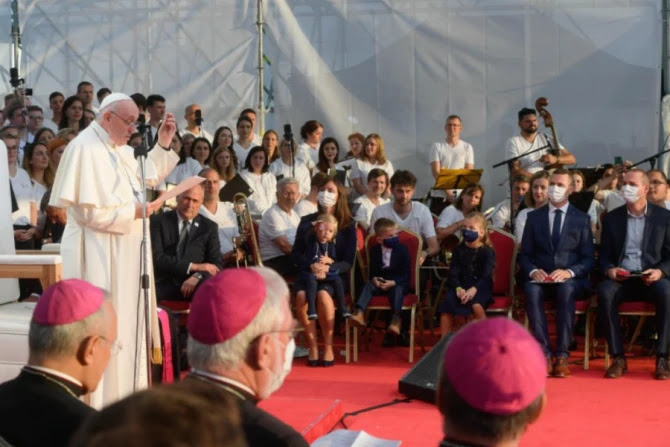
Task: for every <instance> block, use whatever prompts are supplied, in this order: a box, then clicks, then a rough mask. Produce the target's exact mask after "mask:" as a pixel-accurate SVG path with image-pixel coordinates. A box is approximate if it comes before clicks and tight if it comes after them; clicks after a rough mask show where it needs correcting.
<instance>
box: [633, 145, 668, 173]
mask: <svg viewBox="0 0 670 447" xmlns="http://www.w3.org/2000/svg"><path fill="white" fill-rule="evenodd" d="M668 152H670V149H666V150H664V151H661V152H659V153H657V154H654V155H652V156H651V157H647V158H645V159H644V160H640V161H638V162H637V163H635V164H634V165H631V166H630V167H629V168H628V169H630V168H634V167H635V166H639V165H641V164H643V163H647V162H649V165H650V166H651V169H654V167H655V165H656V160H658V158H659V157H660V156H661V155H663V154H667V153H668Z"/></svg>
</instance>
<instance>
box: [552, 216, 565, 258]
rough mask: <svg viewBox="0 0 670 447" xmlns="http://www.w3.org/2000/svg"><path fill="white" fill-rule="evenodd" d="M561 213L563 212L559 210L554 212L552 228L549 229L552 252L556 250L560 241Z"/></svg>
mask: <svg viewBox="0 0 670 447" xmlns="http://www.w3.org/2000/svg"><path fill="white" fill-rule="evenodd" d="M561 213H563V211H561V210H559V209H557V210H556V211H554V227H553V228H552V229H551V245H552V246H553V247H554V250H557V249H558V242H559V241H560V240H561Z"/></svg>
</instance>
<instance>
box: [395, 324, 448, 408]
mask: <svg viewBox="0 0 670 447" xmlns="http://www.w3.org/2000/svg"><path fill="white" fill-rule="evenodd" d="M448 341H449V336H447V337H442V339H440V341H438V342H437V344H436V345H435V346H433V349H431V350H430V351H428V353H427V354H426V355H424V356H423V357H422V358H421V360H419V361H418V362H417V363H416V365H414V366H413V367H412V368H410V370H409V371H407V372H406V373H405V375H404V376H402V378H401V379H400V380H399V381H398V391H400V392H401V393H402V394H404V395H405V396H407V397H411V398H412V399H419V400H422V401H424V402H428V403H430V404H435V400H436V390H437V381H438V379H439V370H440V365H441V364H442V358H443V356H444V348H445V346H446V345H447V342H448Z"/></svg>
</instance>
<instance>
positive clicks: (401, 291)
mask: <svg viewBox="0 0 670 447" xmlns="http://www.w3.org/2000/svg"><path fill="white" fill-rule="evenodd" d="M374 231H375V234H376V235H377V236H376V237H377V240H378V242H380V243H379V244H378V245H375V246H374V247H372V248H371V249H370V266H369V269H370V274H369V275H368V276H369V277H370V281H367V282H366V283H365V286H363V290H362V291H361V294H360V296H359V297H358V301H356V310H355V311H354V314H353V315H352V316H351V319H352V321H353V322H354V323H356V324H357V325H359V326H365V317H364V315H365V309H366V308H367V307H368V303H370V300H371V299H372V297H373V296H374V295H386V296H388V297H389V301H390V304H391V310H392V312H393V316H392V317H391V323H390V324H389V328H388V330H389V332H393V333H395V334H400V329H401V327H400V326H401V318H400V314H401V312H402V303H403V299H404V297H405V294H406V293H407V292H408V290H409V279H410V255H409V250H408V249H407V247H406V246H405V245H403V244H401V243H399V240H398V224H396V223H395V222H394V221H392V220H391V219H387V218H385V217H381V218H379V219H377V220H376V221H375V225H374Z"/></svg>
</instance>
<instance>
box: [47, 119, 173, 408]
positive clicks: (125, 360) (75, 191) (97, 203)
mask: <svg viewBox="0 0 670 447" xmlns="http://www.w3.org/2000/svg"><path fill="white" fill-rule="evenodd" d="M178 161H179V157H178V156H177V154H175V153H174V152H173V151H165V150H164V149H162V148H161V147H159V146H158V145H156V146H155V147H154V149H153V150H151V151H150V152H149V155H148V157H147V163H146V165H147V186H148V187H151V186H154V185H155V184H157V183H158V182H160V181H162V180H163V178H164V177H165V176H167V175H168V174H169V173H170V171H172V169H173V168H174V167H175V165H176V164H177V162H178ZM152 171H153V172H152ZM140 197H141V180H140V169H139V164H138V162H137V161H136V160H135V158H134V157H133V150H132V148H130V147H129V146H126V145H122V146H116V145H115V144H114V143H113V142H112V140H111V139H110V137H109V135H108V134H107V132H106V131H105V130H104V129H103V128H102V127H101V126H100V125H99V124H98V123H97V122H95V121H94V122H92V123H91V124H90V125H89V126H88V127H87V128H86V129H84V130H83V131H82V132H81V133H80V134H79V135H78V136H77V137H76V138H75V139H74V140H72V141H71V142H70V144H68V146H67V148H66V149H65V152H64V153H63V158H62V159H61V162H60V164H59V166H58V172H57V174H56V179H55V181H54V185H53V189H52V192H51V199H50V205H52V206H56V207H60V208H66V209H67V225H66V226H65V232H64V233H63V238H62V240H61V255H62V257H63V279H66V278H80V279H84V280H86V281H89V282H90V283H92V284H94V285H95V286H98V287H100V288H102V289H103V290H105V291H107V292H108V294H109V296H110V297H111V299H112V303H113V305H114V308H115V309H116V313H117V316H118V340H119V342H120V343H121V346H122V349H121V351H120V352H119V353H118V354H117V355H116V356H112V357H111V359H110V361H109V365H108V366H107V369H106V370H105V375H104V376H103V379H102V381H101V382H100V385H99V386H98V389H97V390H96V391H95V392H94V393H93V395H92V397H91V405H92V406H94V407H96V408H100V407H101V406H102V405H103V404H104V405H108V404H110V403H112V402H114V401H116V400H118V399H121V398H123V397H125V396H127V395H128V394H130V393H132V392H133V391H136V390H138V389H141V388H146V386H147V376H146V371H147V368H146V355H145V352H146V350H145V344H146V343H145V340H146V338H145V335H144V334H145V332H144V329H143V328H144V305H143V304H144V302H143V300H142V298H141V294H140V266H141V262H140V253H141V242H142V219H135V205H136V204H137V203H139V202H140ZM148 253H149V259H148V261H149V277H150V278H152V280H151V286H150V287H151V296H152V303H155V291H154V287H153V274H152V271H153V270H152V265H151V248H149V249H148ZM152 310H153V309H152ZM155 314H156V313H155V310H153V312H152V315H155ZM152 333H153V336H154V344H153V345H154V348H155V347H156V346H160V340H159V338H158V337H157V335H158V332H157V323H156V322H155V321H154V322H153V324H152Z"/></svg>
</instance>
